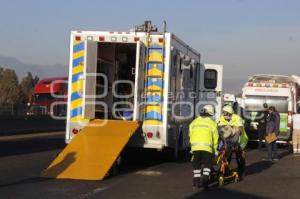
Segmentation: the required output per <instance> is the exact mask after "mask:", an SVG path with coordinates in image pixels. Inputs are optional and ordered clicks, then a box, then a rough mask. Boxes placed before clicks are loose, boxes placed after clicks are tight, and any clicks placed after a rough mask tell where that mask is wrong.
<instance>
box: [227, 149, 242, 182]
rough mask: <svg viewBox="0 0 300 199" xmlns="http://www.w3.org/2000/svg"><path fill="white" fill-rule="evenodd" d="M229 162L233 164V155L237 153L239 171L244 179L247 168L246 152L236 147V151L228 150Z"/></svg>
mask: <svg viewBox="0 0 300 199" xmlns="http://www.w3.org/2000/svg"><path fill="white" fill-rule="evenodd" d="M227 152H228V156H227V157H228V158H227V160H228V162H229V163H230V162H231V159H232V154H233V153H235V158H236V163H237V170H238V173H239V175H240V177H242V176H243V175H244V173H245V168H246V160H245V153H244V150H242V149H241V148H240V147H236V148H235V149H234V150H232V149H231V150H228V151H227Z"/></svg>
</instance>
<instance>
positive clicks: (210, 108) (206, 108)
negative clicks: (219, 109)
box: [202, 104, 215, 116]
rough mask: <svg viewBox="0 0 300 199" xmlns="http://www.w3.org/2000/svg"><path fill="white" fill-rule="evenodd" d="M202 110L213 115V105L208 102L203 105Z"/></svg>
mask: <svg viewBox="0 0 300 199" xmlns="http://www.w3.org/2000/svg"><path fill="white" fill-rule="evenodd" d="M202 111H203V112H205V113H208V114H209V115H211V116H214V115H215V108H214V106H213V105H210V104H208V105H205V106H203V109H202Z"/></svg>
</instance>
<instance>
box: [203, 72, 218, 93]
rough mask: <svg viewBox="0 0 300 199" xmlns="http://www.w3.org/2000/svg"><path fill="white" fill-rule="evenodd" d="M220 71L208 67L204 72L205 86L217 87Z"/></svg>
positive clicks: (207, 87)
mask: <svg viewBox="0 0 300 199" xmlns="http://www.w3.org/2000/svg"><path fill="white" fill-rule="evenodd" d="M217 79H218V72H217V71H216V70H214V69H207V70H205V72H204V87H205V88H206V89H215V88H216V87H217Z"/></svg>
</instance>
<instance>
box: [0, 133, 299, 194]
mask: <svg viewBox="0 0 300 199" xmlns="http://www.w3.org/2000/svg"><path fill="white" fill-rule="evenodd" d="M64 146H65V144H64V135H63V132H61V133H54V134H51V133H50V134H48V135H46V134H45V135H43V136H27V137H15V139H11V138H10V139H8V140H7V139H0V174H1V176H0V198H55V199H58V198H74V199H84V198H105V199H109V198H124V199H126V198H128V199H132V198H139V199H143V198H166V199H167V198H170V199H171V198H172V199H176V198H178V199H182V198H186V199H194V198H207V199H208V198H209V199H214V198H217V199H220V198H231V199H234V198H243V199H248V198H249V199H250V198H253V199H264V198H278V199H279V198H280V199H282V198H285V199H290V198H291V199H298V198H300V189H299V187H300V157H299V156H294V155H292V154H289V152H288V149H287V148H280V154H281V159H280V161H279V162H276V163H270V162H263V161H261V159H262V157H263V156H264V153H265V152H264V151H258V150H256V149H250V150H249V151H248V153H247V172H246V177H245V179H244V180H243V181H241V182H239V183H229V184H227V185H225V186H224V187H222V188H220V187H218V186H216V185H215V184H212V185H211V190H210V191H204V190H202V189H199V190H198V189H193V188H192V186H191V185H192V183H191V182H192V179H191V175H192V170H191V169H192V168H191V164H190V163H189V162H181V163H178V162H173V161H172V159H171V158H170V156H171V154H169V153H162V152H156V151H133V150H129V151H127V152H125V153H124V157H123V162H122V164H121V165H120V168H119V174H118V175H117V176H114V177H110V178H108V179H106V180H104V181H80V180H56V179H46V178H41V177H40V173H41V172H42V171H43V169H45V168H46V167H47V166H48V165H49V164H50V162H51V161H52V160H53V159H54V158H55V156H56V154H57V153H58V152H59V151H60V150H61V149H62V148H63V147H64Z"/></svg>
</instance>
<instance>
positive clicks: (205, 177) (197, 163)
mask: <svg viewBox="0 0 300 199" xmlns="http://www.w3.org/2000/svg"><path fill="white" fill-rule="evenodd" d="M192 165H193V174H194V175H193V185H194V186H197V187H200V186H201V182H202V185H203V186H204V187H207V186H208V183H209V176H210V172H211V168H212V166H213V154H212V153H210V152H207V151H193V160H192Z"/></svg>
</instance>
